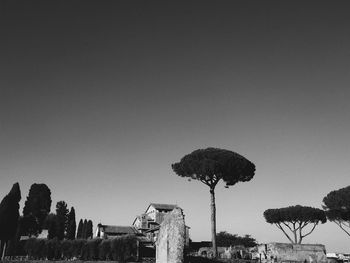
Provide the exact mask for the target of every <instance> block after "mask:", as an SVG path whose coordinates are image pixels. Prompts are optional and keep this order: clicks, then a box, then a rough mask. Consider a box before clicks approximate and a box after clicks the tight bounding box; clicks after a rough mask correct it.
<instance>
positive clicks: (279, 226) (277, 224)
mask: <svg viewBox="0 0 350 263" xmlns="http://www.w3.org/2000/svg"><path fill="white" fill-rule="evenodd" d="M275 225H276V226H277V227H278V228H279V229H281V230H282V232H283V233H284V234H285V235H286V237H287V238H288V240H289V241H290V242H291V243H292V244H294V242H293V240H292V239H291V238H290V237H289V235H288V234H287V233H286V231H284V229H283V227H282V226H281V225H280V224H279V223H275Z"/></svg>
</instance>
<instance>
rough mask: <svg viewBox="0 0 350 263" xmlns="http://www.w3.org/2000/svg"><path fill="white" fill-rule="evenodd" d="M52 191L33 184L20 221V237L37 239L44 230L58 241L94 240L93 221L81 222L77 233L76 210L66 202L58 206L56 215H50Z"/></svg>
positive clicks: (60, 202) (58, 203)
mask: <svg viewBox="0 0 350 263" xmlns="http://www.w3.org/2000/svg"><path fill="white" fill-rule="evenodd" d="M51 203H52V200H51V191H50V189H49V187H48V186H47V185H46V184H32V185H31V187H30V190H29V194H28V196H27V199H26V201H25V204H24V208H23V216H21V217H20V219H19V233H18V235H19V236H29V237H36V236H38V235H39V234H40V233H41V232H42V231H43V230H44V229H46V230H48V236H47V238H48V239H54V238H57V239H58V240H63V239H68V240H73V239H75V238H83V239H87V238H92V236H93V232H92V228H93V225H92V221H91V220H89V221H87V220H86V219H85V220H84V221H83V220H82V219H81V220H80V223H79V226H78V233H77V235H76V231H77V224H76V219H75V209H74V207H73V206H72V207H71V208H70V209H69V208H68V205H67V203H66V202H65V201H59V202H57V204H56V211H55V213H50V209H51Z"/></svg>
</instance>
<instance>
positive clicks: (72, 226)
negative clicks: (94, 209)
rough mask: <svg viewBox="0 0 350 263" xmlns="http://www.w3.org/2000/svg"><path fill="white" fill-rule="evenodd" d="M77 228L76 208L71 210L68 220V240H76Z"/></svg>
mask: <svg viewBox="0 0 350 263" xmlns="http://www.w3.org/2000/svg"><path fill="white" fill-rule="evenodd" d="M76 228H77V224H76V222H75V210H74V207H72V208H71V209H70V212H69V214H68V220H67V239H70V240H73V239H75V230H76Z"/></svg>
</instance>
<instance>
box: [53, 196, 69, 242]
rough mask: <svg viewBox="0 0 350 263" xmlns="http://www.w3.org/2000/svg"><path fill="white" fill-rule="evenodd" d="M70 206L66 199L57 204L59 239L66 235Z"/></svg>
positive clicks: (57, 234)
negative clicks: (68, 206)
mask: <svg viewBox="0 0 350 263" xmlns="http://www.w3.org/2000/svg"><path fill="white" fill-rule="evenodd" d="M68 212H69V211H68V208H67V203H66V202H65V201H59V202H57V204H56V236H57V238H58V239H59V240H62V239H63V238H64V237H65V232H66V229H67V221H68Z"/></svg>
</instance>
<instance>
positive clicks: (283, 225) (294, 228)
mask: <svg viewBox="0 0 350 263" xmlns="http://www.w3.org/2000/svg"><path fill="white" fill-rule="evenodd" d="M264 217H265V220H266V222H268V223H270V224H275V225H276V226H277V227H278V228H279V229H280V230H281V231H282V232H283V233H284V234H285V236H286V237H287V238H288V240H289V241H290V242H291V243H294V244H297V243H298V244H301V242H302V240H303V238H305V237H306V236H308V235H310V234H311V233H312V232H313V231H314V229H315V227H316V226H317V225H318V224H319V223H322V224H324V223H325V222H326V221H327V219H326V215H325V213H324V211H323V210H321V209H318V208H314V207H308V206H300V205H296V206H289V207H284V208H277V209H267V210H266V211H265V212H264ZM307 225H311V229H309V232H307V233H306V234H303V230H305V227H306V226H307ZM288 230H289V231H290V232H291V233H292V234H293V236H292V237H291V236H290V235H288V233H287V232H288Z"/></svg>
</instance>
